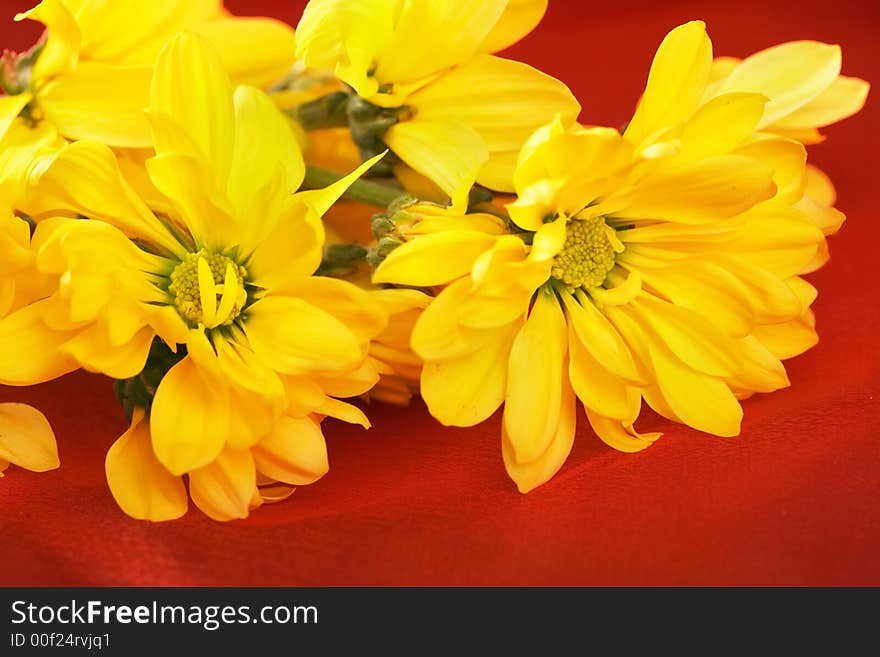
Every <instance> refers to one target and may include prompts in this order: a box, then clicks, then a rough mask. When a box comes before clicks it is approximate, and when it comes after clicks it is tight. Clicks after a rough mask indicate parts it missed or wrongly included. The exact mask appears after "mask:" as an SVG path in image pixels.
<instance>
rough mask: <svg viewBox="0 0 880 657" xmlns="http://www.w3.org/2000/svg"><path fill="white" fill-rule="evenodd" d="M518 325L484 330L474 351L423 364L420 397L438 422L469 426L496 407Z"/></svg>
mask: <svg viewBox="0 0 880 657" xmlns="http://www.w3.org/2000/svg"><path fill="white" fill-rule="evenodd" d="M520 325H521V324H520V323H519V322H514V323H511V324H508V325H507V326H503V327H498V328H493V329H488V330H487V331H485V336H486V340H485V342H484V343H483V344H481V346H480V348H479V349H477V350H476V351H474V352H472V353H469V354H465V355H462V356H458V357H454V358H448V359H444V360H439V361H429V362H426V363H425V366H424V368H423V369H422V376H421V394H422V398H423V399H424V400H425V403H426V404H427V405H428V410H429V411H430V412H431V415H433V416H434V417H435V418H436V419H437V420H439V421H440V422H441V424H444V425H446V426H456V427H470V426H474V425H475V424H479V423H480V422H482V421H483V420H485V419H487V418H488V417H490V416H491V415H492V414H493V413H494V412H495V411H496V410H498V407H499V406H501V403H502V402H503V401H504V396H505V394H506V389H507V364H506V362H507V358H508V356H509V354H510V348H511V345H512V344H513V339H514V337H515V336H516V334H517V332H518V331H519V328H520Z"/></svg>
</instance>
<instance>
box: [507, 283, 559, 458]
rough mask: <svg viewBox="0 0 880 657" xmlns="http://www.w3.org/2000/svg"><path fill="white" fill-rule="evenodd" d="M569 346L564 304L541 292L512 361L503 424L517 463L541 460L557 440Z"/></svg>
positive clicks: (514, 347)
mask: <svg viewBox="0 0 880 657" xmlns="http://www.w3.org/2000/svg"><path fill="white" fill-rule="evenodd" d="M567 347H568V335H567V331H566V327H565V316H564V315H563V314H562V309H561V308H560V307H559V300H558V299H557V298H556V295H555V294H553V293H552V292H550V291H547V290H542V291H539V292H538V294H537V296H536V298H535V303H534V305H533V307H532V311H531V313H530V315H529V318H528V320H527V321H526V323H525V325H524V326H523V328H522V329H521V330H520V331H519V333H518V334H517V336H516V339H515V340H514V342H513V346H512V347H511V350H510V358H509V361H508V374H507V392H506V396H505V403H504V420H503V421H504V431H505V434H506V435H507V437H508V439H509V441H510V445H511V448H512V453H513V458H514V460H515V461H516V462H517V463H530V462H532V461H535V460H536V459H538V458H539V457H540V456H541V454H543V453H544V452H545V451H546V450H547V448H548V447H549V446H550V444H551V442H552V441H553V437H554V435H555V432H556V428H557V426H558V425H559V417H560V412H561V406H562V380H563V365H564V360H565V355H566V353H567Z"/></svg>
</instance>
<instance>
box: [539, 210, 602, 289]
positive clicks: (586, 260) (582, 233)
mask: <svg viewBox="0 0 880 657" xmlns="http://www.w3.org/2000/svg"><path fill="white" fill-rule="evenodd" d="M617 244H619V241H618V240H616V239H615V238H614V229H612V228H610V227H609V226H608V225H607V224H606V223H605V221H604V220H603V219H602V218H601V217H597V218H595V219H589V220H584V221H581V220H577V219H575V220H572V221H570V222H569V224H568V226H567V227H566V235H565V244H564V245H563V247H562V250H561V251H560V252H559V254H558V255H557V256H556V257H555V258H554V259H553V268H552V269H551V272H550V275H551V276H552V277H553V278H555V279H556V280H558V281H561V282H563V283H565V285H566V286H567V287H569V288H571V289H577V288H580V287H586V288H591V287H598V286H600V285H602V283H603V282H605V277H606V276H608V272H609V271H611V269H612V268H613V267H614V258H615V254H616V252H617V251H618V248H617V247H616V245H617Z"/></svg>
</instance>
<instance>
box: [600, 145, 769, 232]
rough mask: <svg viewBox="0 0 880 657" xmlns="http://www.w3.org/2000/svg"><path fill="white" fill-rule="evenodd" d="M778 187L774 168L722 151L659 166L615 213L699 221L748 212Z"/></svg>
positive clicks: (641, 217) (625, 216)
mask: <svg viewBox="0 0 880 657" xmlns="http://www.w3.org/2000/svg"><path fill="white" fill-rule="evenodd" d="M775 191H776V188H775V185H774V183H773V169H771V168H770V167H768V166H765V165H764V164H762V163H760V162H758V161H756V160H753V159H751V158H747V157H743V156H739V155H719V156H716V157H711V158H704V159H701V160H699V161H698V162H685V163H681V164H669V165H667V166H664V167H662V168H660V169H658V170H657V171H655V172H654V174H653V175H651V176H650V177H649V178H647V179H646V180H645V181H644V182H643V183H642V184H641V185H639V186H637V187H636V188H635V190H634V191H633V194H632V196H631V198H630V199H629V202H628V204H627V206H626V207H625V208H623V209H621V210H620V211H618V212H615V213H614V216H616V217H622V218H632V219H645V218H651V219H665V220H667V221H674V222H679V223H686V224H699V223H705V222H709V221H714V220H718V219H726V218H728V217H732V216H733V215H736V214H739V213H741V212H745V211H746V210H748V209H749V208H750V207H752V206H753V205H755V204H756V203H758V202H760V201H763V200H766V199H768V198H770V197H771V196H772V195H773V193H774V192H775Z"/></svg>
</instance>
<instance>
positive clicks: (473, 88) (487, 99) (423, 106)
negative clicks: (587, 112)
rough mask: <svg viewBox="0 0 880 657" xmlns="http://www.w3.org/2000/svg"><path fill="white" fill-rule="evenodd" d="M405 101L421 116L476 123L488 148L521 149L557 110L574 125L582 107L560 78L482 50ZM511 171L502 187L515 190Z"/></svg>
mask: <svg viewBox="0 0 880 657" xmlns="http://www.w3.org/2000/svg"><path fill="white" fill-rule="evenodd" d="M407 102H408V103H410V104H412V105H413V106H414V107H416V108H418V121H435V122H438V123H439V122H447V123H460V124H462V125H466V126H468V127H470V128H472V129H473V130H475V131H476V132H477V133H478V134H479V135H480V137H481V138H482V139H483V141H484V143H485V144H486V146H487V147H488V149H489V153H490V154H492V153H501V152H505V151H518V150H519V149H520V147H521V146H522V145H523V144H524V143H525V142H526V140H527V139H528V138H529V137H530V136H531V135H532V133H534V132H535V130H537V129H538V128H540V127H541V126H542V125H545V124H546V123H548V122H550V121H552V120H553V119H554V117H557V116H558V117H559V120H560V121H562V123H563V124H564V125H570V124H571V123H573V122H574V121H575V119H576V118H577V116H578V114H579V113H580V109H581V108H580V104H579V103H578V102H577V100H576V99H575V97H574V96H573V95H572V93H571V91H569V89H568V87H566V86H565V84H563V83H562V82H560V81H559V80H557V79H556V78H553V77H551V76H549V75H547V74H545V73H542V72H540V71H538V70H537V69H535V68H532V67H531V66H528V65H527V64H523V63H521V62H515V61H512V60H508V59H502V58H500V57H493V56H491V55H478V56H476V57H474V58H473V59H472V60H470V61H469V62H468V63H467V64H464V65H462V66H459V67H457V68H455V69H453V70H451V71H449V72H447V73H445V74H444V75H442V76H440V77H439V78H438V79H437V80H435V81H433V82H432V83H431V84H429V85H428V86H426V87H425V88H424V89H421V90H420V91H418V92H416V93H415V94H413V95H412V96H411V97H410V98H409V99H408V101H407ZM511 159H512V158H511ZM511 164H513V162H511ZM496 166H497V163H496ZM513 171H514V167H513V166H511V167H510V169H509V171H508V172H507V173H508V175H507V176H506V179H505V183H506V184H505V185H504V186H503V187H502V188H501V189H502V190H503V191H508V192H512V191H513ZM495 173H496V175H497V172H495Z"/></svg>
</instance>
